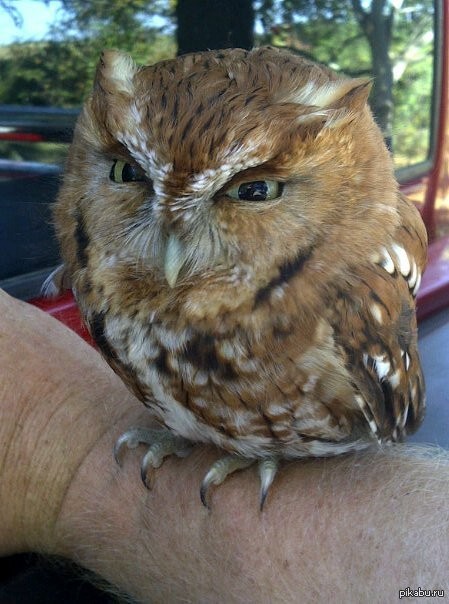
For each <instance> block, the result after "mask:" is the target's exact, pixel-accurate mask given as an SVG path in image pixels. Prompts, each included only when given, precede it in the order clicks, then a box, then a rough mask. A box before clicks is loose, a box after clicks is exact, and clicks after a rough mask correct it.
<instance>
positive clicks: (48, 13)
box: [0, 0, 61, 45]
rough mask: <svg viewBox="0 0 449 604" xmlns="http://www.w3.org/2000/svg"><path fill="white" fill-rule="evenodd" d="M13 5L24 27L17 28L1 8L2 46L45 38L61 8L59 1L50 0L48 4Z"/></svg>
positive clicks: (17, 0)
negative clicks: (20, 16)
mask: <svg viewBox="0 0 449 604" xmlns="http://www.w3.org/2000/svg"><path fill="white" fill-rule="evenodd" d="M10 1H11V0H10ZM11 4H13V5H14V6H15V7H16V8H17V10H18V11H19V12H20V14H21V15H22V18H23V24H22V27H16V26H15V25H14V22H13V20H12V19H11V17H10V16H9V15H8V13H7V12H6V11H5V10H4V9H2V8H0V32H1V33H0V45H5V44H10V43H11V42H18V41H21V40H41V39H42V38H45V36H46V34H47V33H48V29H49V26H50V23H52V22H53V21H54V20H55V18H56V12H57V10H58V9H59V8H60V6H61V3H60V2H59V0H50V2H49V3H48V4H45V3H44V2H40V1H39V0H13V2H11Z"/></svg>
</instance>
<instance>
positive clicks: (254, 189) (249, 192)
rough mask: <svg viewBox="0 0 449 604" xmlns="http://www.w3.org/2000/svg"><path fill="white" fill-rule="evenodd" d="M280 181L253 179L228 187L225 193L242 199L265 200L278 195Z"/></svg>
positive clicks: (280, 190)
mask: <svg viewBox="0 0 449 604" xmlns="http://www.w3.org/2000/svg"><path fill="white" fill-rule="evenodd" d="M281 193H282V183H280V182H276V181H275V180H254V181H251V182H243V183H241V184H240V185H236V186H235V187H230V188H229V189H228V190H227V191H226V195H227V196H228V197H230V198H231V199H239V200H242V201H267V200H270V199H276V198H277V197H280V195H281Z"/></svg>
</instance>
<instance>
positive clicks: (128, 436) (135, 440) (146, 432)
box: [114, 428, 164, 466]
mask: <svg viewBox="0 0 449 604" xmlns="http://www.w3.org/2000/svg"><path fill="white" fill-rule="evenodd" d="M163 433H164V432H163V431H162V430H152V429H151V428H130V429H129V430H127V431H126V432H123V434H120V436H119V437H118V438H117V440H116V441H115V445H114V459H115V461H116V463H117V465H119V466H121V460H120V456H121V452H122V450H123V447H125V446H126V447H127V448H128V449H136V448H137V447H138V446H139V445H140V444H145V445H151V444H153V443H154V442H155V441H157V440H159V439H160V437H161V434H163Z"/></svg>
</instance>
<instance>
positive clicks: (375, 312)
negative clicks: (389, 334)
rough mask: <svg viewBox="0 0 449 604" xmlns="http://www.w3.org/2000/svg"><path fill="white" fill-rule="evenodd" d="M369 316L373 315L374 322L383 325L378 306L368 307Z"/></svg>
mask: <svg viewBox="0 0 449 604" xmlns="http://www.w3.org/2000/svg"><path fill="white" fill-rule="evenodd" d="M369 309H370V312H371V314H372V315H373V317H374V318H375V319H376V321H377V322H378V323H380V325H382V323H383V319H382V310H381V308H380V306H379V305H378V304H375V303H373V304H371V306H370V307H369Z"/></svg>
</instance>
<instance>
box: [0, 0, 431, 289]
mask: <svg viewBox="0 0 449 604" xmlns="http://www.w3.org/2000/svg"><path fill="white" fill-rule="evenodd" d="M435 21H436V18H435V15H434V2H433V0H253V1H251V0H221V1H220V0H215V1H210V2H202V1H201V0H96V1H95V2H94V1H91V2H89V1H86V0H14V1H13V0H2V1H0V31H1V32H2V35H1V38H0V195H1V197H2V199H3V209H2V210H1V211H2V213H3V215H4V214H5V212H8V213H9V214H8V216H7V220H6V221H3V227H0V229H1V228H3V229H5V233H4V236H5V237H9V238H11V237H14V236H15V237H16V241H15V243H14V244H11V253H14V250H17V249H18V248H20V247H22V248H23V250H22V252H21V254H22V255H21V259H20V262H22V264H23V263H25V264H26V262H25V261H26V259H27V258H28V259H30V258H31V260H30V261H29V262H28V261H27V262H28V264H29V266H31V268H32V269H33V270H37V269H38V268H39V267H40V266H46V265H49V264H52V263H55V262H56V261H57V251H56V246H55V244H54V242H53V241H52V240H51V238H49V243H48V245H47V248H46V250H47V251H46V252H45V251H43V250H42V249H38V248H37V245H33V246H32V247H31V248H29V245H31V244H30V242H32V240H33V237H32V236H31V235H30V233H29V230H27V229H26V228H25V227H24V226H23V225H22V223H21V220H22V219H23V220H26V217H27V216H34V217H35V219H34V218H33V221H32V222H33V229H37V228H38V227H37V226H36V225H37V224H38V221H39V218H40V219H41V220H42V221H43V226H42V229H43V231H45V233H46V235H47V236H48V233H49V232H50V230H49V229H50V227H49V223H50V219H49V212H48V209H47V208H44V204H45V203H47V204H48V202H49V201H51V200H52V199H53V196H54V191H55V190H56V187H55V182H56V181H57V171H58V170H60V169H61V167H62V165H63V161H64V157H65V154H66V151H67V144H68V142H69V140H70V134H71V130H72V127H73V124H74V121H75V119H76V115H77V112H78V110H79V107H80V105H81V104H82V102H83V99H84V98H85V97H86V96H87V94H88V93H89V90H90V87H91V83H92V79H93V75H94V70H95V65H96V63H97V61H98V57H99V54H100V52H101V50H102V49H104V48H120V49H122V50H126V51H128V52H129V53H130V54H132V56H133V57H134V59H135V60H136V61H137V62H140V63H143V64H147V63H151V62H156V61H159V60H162V59H166V58H171V57H174V56H175V55H176V53H177V50H178V48H179V49H180V51H181V52H188V51H192V50H203V49H205V48H220V47H226V46H243V47H251V46H253V45H256V46H258V45H265V44H271V45H274V46H278V47H285V48H288V49H290V50H291V51H292V52H296V53H299V54H301V55H304V56H306V57H310V58H312V59H315V60H318V61H321V62H323V63H326V64H328V65H330V66H331V67H332V68H333V69H335V70H337V71H342V72H344V73H346V74H347V75H350V76H353V77H361V76H368V77H371V78H373V82H374V85H373V89H372V93H371V97H370V103H371V106H372V109H373V112H374V114H375V117H376V120H377V122H378V124H379V125H380V127H381V128H382V130H383V132H384V136H385V139H386V141H387V143H388V144H389V146H390V148H391V149H392V151H393V155H394V159H395V164H396V167H397V168H409V167H410V166H416V168H417V169H418V171H419V169H421V168H420V164H421V166H422V165H423V162H425V161H426V160H427V159H428V158H429V156H430V153H431V140H432V136H431V135H432V123H433V122H432V114H433V113H435V109H433V108H432V98H433V69H434V68H433V62H434V56H435V49H434V46H435V35H434V29H435V28H434V23H435ZM55 171H56V172H55ZM416 173H417V172H416V170H415V174H416ZM12 179H13V180H14V183H13V184H14V186H13V184H12ZM24 179H25V180H26V184H25V185H23V187H22V189H20V187H18V183H19V182H22V181H23V180H24ZM55 179H56V180H55ZM31 183H32V186H31ZM19 189H20V191H21V198H20V199H18V198H17V199H15V200H13V198H12V196H13V194H14V191H19ZM31 191H33V192H34V194H33V195H31ZM5 195H6V197H5ZM19 203H21V204H24V203H29V204H31V205H29V206H28V211H27V212H19V211H18V210H16V206H17V204H19ZM36 204H37V205H36ZM30 207H33V208H34V214H33V212H30V211H29V208H30ZM17 212H18V213H19V214H20V215H21V219H20V220H18V219H17V216H15V215H14V214H15V213H17ZM9 219H10V220H9ZM5 225H6V226H5ZM18 225H19V226H20V228H19V226H18ZM14 229H15V230H14ZM24 232H26V233H27V237H26V241H24V240H23V233H24ZM33 232H34V231H33ZM41 234H42V233H39V236H37V240H38V241H39V245H41V243H40V242H41ZM0 235H2V234H1V233H0ZM36 255H37V256H39V258H40V261H39V262H37V263H36V262H34V259H35V258H36ZM5 258H6V260H5ZM3 259H4V260H2V262H0V280H2V279H5V278H9V277H11V276H12V275H13V274H14V271H16V270H17V266H16V265H15V264H14V263H12V262H10V261H9V260H8V257H7V256H5V254H3ZM2 263H3V265H2ZM33 263H34V264H33Z"/></svg>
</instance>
